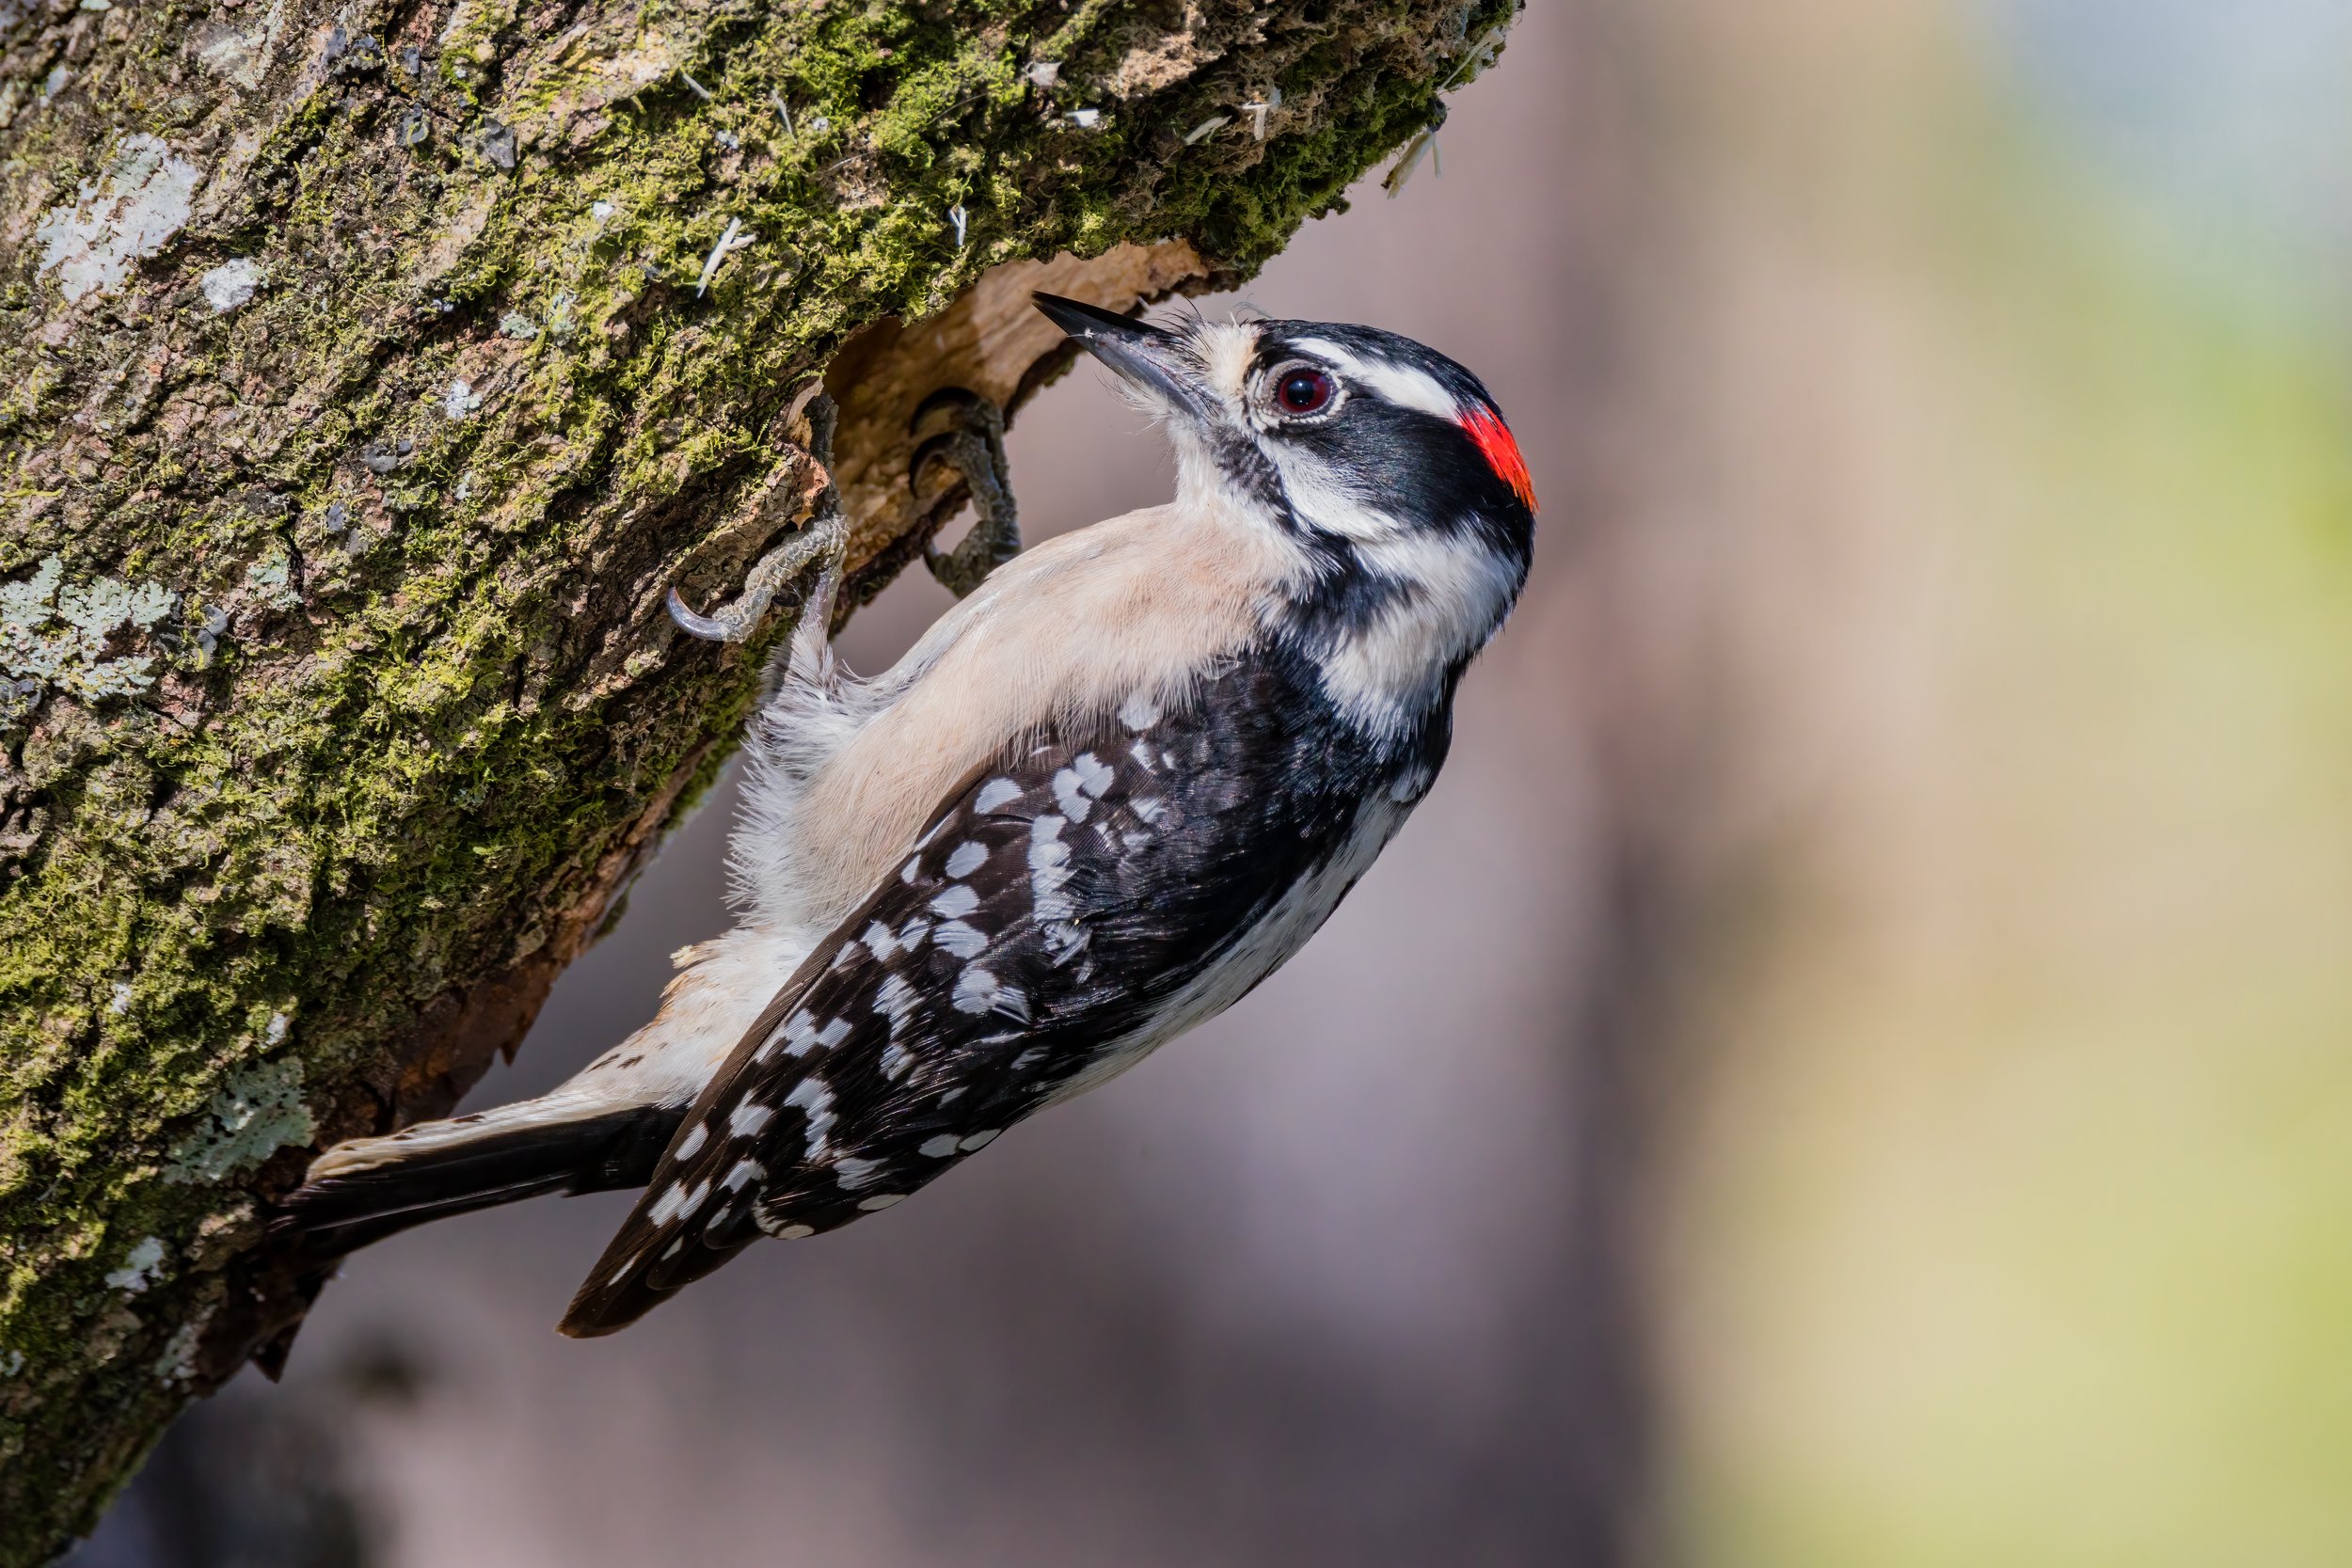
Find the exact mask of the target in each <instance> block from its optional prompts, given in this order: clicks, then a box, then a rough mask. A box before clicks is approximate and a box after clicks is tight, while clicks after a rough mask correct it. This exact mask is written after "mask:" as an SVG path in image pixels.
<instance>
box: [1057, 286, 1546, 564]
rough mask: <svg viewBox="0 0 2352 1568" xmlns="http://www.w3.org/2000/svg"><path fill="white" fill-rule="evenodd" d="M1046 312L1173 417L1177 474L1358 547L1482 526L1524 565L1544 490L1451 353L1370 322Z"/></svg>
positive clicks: (1070, 309) (1071, 309) (1077, 308)
mask: <svg viewBox="0 0 2352 1568" xmlns="http://www.w3.org/2000/svg"><path fill="white" fill-rule="evenodd" d="M1037 304H1038V309H1041V310H1042V311H1044V312H1045V314H1046V315H1047V316H1049V317H1051V318H1052V319H1053V321H1054V323H1055V324H1056V325H1058V326H1059V327H1061V329H1062V330H1063V331H1065V332H1067V333H1069V334H1070V336H1071V337H1072V338H1073V339H1075V340H1076V341H1077V342H1078V344H1079V346H1081V347H1083V348H1084V349H1085V350H1086V351H1087V352H1088V353H1089V354H1091V355H1093V356H1095V357H1096V358H1097V359H1100V360H1102V361H1103V362H1104V364H1105V365H1108V366H1109V367H1110V368H1111V369H1112V370H1113V371H1115V372H1118V373H1119V375H1120V378H1121V379H1122V380H1123V381H1124V382H1125V383H1126V384H1127V385H1128V387H1129V388H1132V389H1133V392H1134V394H1135V396H1136V399H1137V401H1138V402H1140V403H1142V404H1145V405H1146V406H1147V407H1149V408H1150V409H1151V411H1152V412H1153V413H1154V414H1157V415H1159V416H1161V417H1162V418H1163V419H1165V420H1166V421H1167V423H1168V427H1169V430H1170V433H1171V434H1172V436H1174V439H1175V442H1176V449H1177V455H1178V459H1179V463H1180V467H1181V483H1183V484H1184V486H1185V488H1186V489H1187V490H1188V491H1191V492H1194V493H1199V492H1200V491H1203V490H1206V489H1207V488H1209V487H1211V486H1214V487H1216V488H1218V489H1221V490H1223V491H1225V492H1227V493H1228V494H1229V495H1232V497H1233V499H1237V500H1239V501H1241V502H1243V503H1244V504H1251V505H1256V506H1261V507H1269V508H1271V509H1273V510H1275V511H1278V512H1279V513H1280V514H1281V515H1282V516H1283V520H1284V521H1285V522H1286V523H1287V524H1288V525H1289V526H1291V527H1294V528H1295V529H1297V530H1299V531H1302V532H1303V533H1305V534H1308V535H1310V536H1313V535H1322V536H1324V537H1325V538H1327V539H1328V540H1330V541H1331V542H1333V543H1335V544H1336V543H1340V542H1346V543H1353V544H1359V545H1366V544H1377V543H1380V542H1382V541H1386V540H1391V539H1396V538H1400V537H1404V536H1408V535H1410V534H1413V533H1417V532H1423V531H1432V530H1434V531H1459V530H1470V531H1477V532H1479V533H1482V534H1484V535H1486V536H1487V538H1488V539H1489V540H1490V541H1491V542H1492V543H1493V544H1494V545H1495V546H1498V547H1500V548H1502V549H1503V550H1504V551H1505V552H1506V553H1511V554H1516V555H1518V557H1520V558H1521V560H1522V562H1524V557H1525V555H1526V552H1527V548H1528V545H1529V541H1530V540H1531V538H1532V536H1533V533H1534V519H1535V489H1534V483H1532V482H1531V481H1530V480H1529V478H1528V472H1527V463H1526V461H1525V459H1523V458H1522V457H1521V456H1520V455H1519V449H1518V442H1517V441H1515V440H1514V439H1513V438H1512V436H1511V431H1510V427H1509V426H1508V425H1506V424H1505V423H1504V422H1503V419H1502V410H1501V409H1499V408H1497V407H1496V406H1495V402H1494V399H1493V398H1491V397H1490V396H1488V395H1487V392H1486V388H1485V387H1483V386H1481V385H1480V384H1479V381H1478V378H1477V377H1476V376H1474V375H1472V374H1470V372H1468V371H1466V370H1464V369H1463V368H1462V367H1461V366H1460V365H1457V364H1455V363H1454V361H1453V360H1451V359H1449V358H1447V357H1446V356H1444V355H1441V354H1438V353H1437V352H1435V351H1434V350H1431V349H1428V348H1424V347H1422V345H1421V344H1419V343H1417V342H1414V341H1412V340H1411V339H1409V338H1401V337H1399V336H1397V335H1396V334H1395V333H1393V332H1383V331H1380V330H1379V329H1377V328H1375V327H1369V326H1349V325H1339V324H1336V323H1326V322H1303V321H1233V322H1209V321H1203V320H1196V321H1193V322H1189V323H1185V324H1183V325H1179V326H1177V327H1175V328H1168V327H1162V326H1155V325H1152V324H1150V323H1148V322H1144V321H1139V320H1136V319H1135V318H1133V317H1129V316H1121V315H1117V314H1114V313H1113V312H1111V311H1108V310H1104V309H1098V308H1096V307H1094V306H1091V305H1083V304H1080V303H1079V302H1078V301H1076V300H1071V299H1062V298H1059V297H1057V296H1056V295H1053V294H1039V295H1038V296H1037Z"/></svg>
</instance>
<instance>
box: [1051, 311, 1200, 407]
mask: <svg viewBox="0 0 2352 1568" xmlns="http://www.w3.org/2000/svg"><path fill="white" fill-rule="evenodd" d="M1029 297H1030V299H1032V300H1033V301H1035V302H1036V304H1037V308H1038V309H1040V310H1042V311H1043V312H1045V316H1046V319H1047V320H1048V321H1051V322H1052V323H1053V324H1054V325H1056V326H1058V327H1060V328H1061V329H1062V330H1063V331H1064V332H1067V333H1069V334H1070V336H1071V337H1073V338H1074V339H1076V340H1077V342H1078V346H1079V347H1081V348H1083V349H1085V350H1086V351H1087V352H1088V353H1089V354H1091V355H1093V356H1094V357H1096V358H1097V359H1100V360H1101V361H1103V363H1104V364H1105V365H1108V366H1109V367H1110V368H1111V369H1112V370H1114V371H1117V372H1119V374H1120V377H1121V378H1122V379H1124V380H1125V381H1127V382H1128V383H1129V384H1131V385H1133V386H1136V387H1139V388H1142V389H1144V390H1145V391H1147V392H1150V393H1152V395H1154V396H1155V397H1157V398H1158V399H1159V400H1160V401H1161V402H1163V403H1165V404H1168V407H1169V409H1170V410H1171V411H1173V412H1179V413H1184V414H1190V415H1192V416H1193V417H1194V418H1195V419H1202V420H1205V419H1207V418H1208V417H1209V415H1210V413H1211V411H1212V409H1213V408H1214V407H1215V400H1214V398H1213V396H1212V395H1211V393H1210V391H1209V388H1208V387H1207V385H1206V383H1204V382H1203V381H1202V380H1201V376H1200V367H1199V365H1198V364H1196V363H1195V362H1194V360H1193V357H1192V356H1191V355H1189V354H1187V353H1186V352H1184V341H1183V340H1182V339H1180V338H1178V337H1177V336H1176V334H1174V333H1173V332H1168V331H1164V330H1162V329H1161V328H1159V327H1156V326H1153V325H1151V324H1150V323H1149V322H1142V321H1137V320H1136V319H1135V318H1134V317H1132V316H1122V315H1120V314H1118V313H1117V312H1116V311H1111V310H1105V309H1102V308H1101V307H1100V306H1095V305H1087V304H1082V303H1081V302H1079V301H1077V300H1074V299H1064V298H1062V297H1061V296H1060V295H1059V294H1031V295H1030V296H1029Z"/></svg>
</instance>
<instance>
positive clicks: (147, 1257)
mask: <svg viewBox="0 0 2352 1568" xmlns="http://www.w3.org/2000/svg"><path fill="white" fill-rule="evenodd" d="M163 1263H164V1241H163V1238H162V1237H160V1236H150V1237H148V1238H147V1239H145V1240H144V1241H142V1242H140V1243H138V1244H137V1245H136V1246H134V1247H133V1248H132V1249H131V1250H130V1252H129V1253H128V1254H126V1255H125V1256H124V1258H123V1259H122V1267H120V1268H119V1269H115V1270H113V1271H111V1272H110V1273H108V1275H106V1288H107V1289H108V1290H110V1291H125V1292H127V1293H129V1294H131V1295H137V1294H138V1293H139V1292H140V1291H144V1290H146V1289H147V1288H148V1287H149V1286H150V1285H152V1284H153V1283H155V1281H156V1279H157V1278H158V1277H160V1274H161V1270H162V1268H163Z"/></svg>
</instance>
